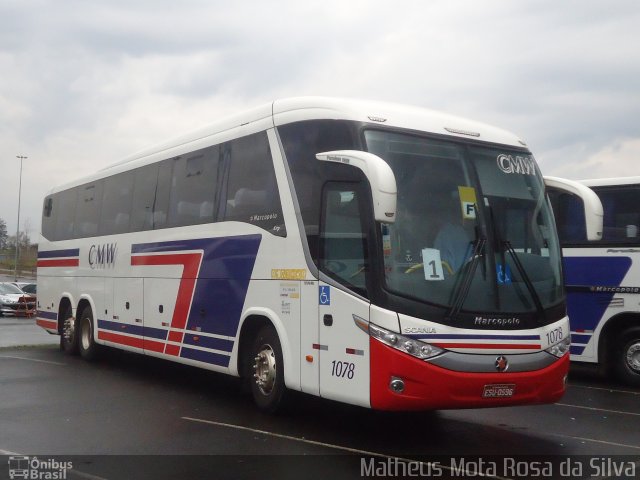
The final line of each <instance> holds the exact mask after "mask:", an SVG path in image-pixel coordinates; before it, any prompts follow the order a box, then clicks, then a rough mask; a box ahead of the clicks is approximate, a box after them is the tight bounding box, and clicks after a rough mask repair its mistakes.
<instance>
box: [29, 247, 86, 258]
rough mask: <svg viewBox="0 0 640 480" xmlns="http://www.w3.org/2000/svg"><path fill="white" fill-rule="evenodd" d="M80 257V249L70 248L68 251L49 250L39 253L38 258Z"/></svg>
mask: <svg viewBox="0 0 640 480" xmlns="http://www.w3.org/2000/svg"><path fill="white" fill-rule="evenodd" d="M79 255H80V249H79V248H70V249H67V250H47V251H45V252H38V258H60V257H77V256H79Z"/></svg>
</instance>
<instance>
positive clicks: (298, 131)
mask: <svg viewBox="0 0 640 480" xmlns="http://www.w3.org/2000/svg"><path fill="white" fill-rule="evenodd" d="M278 133H279V134H280V138H281V140H282V145H283V147H284V151H285V155H286V157H287V163H288V165H289V169H290V171H291V176H292V177H293V183H294V189H295V193H296V196H297V199H298V204H299V206H300V213H301V215H302V220H303V222H304V228H305V232H306V235H307V242H308V245H309V251H310V254H311V256H312V258H313V259H314V261H315V262H316V263H317V259H318V225H319V224H320V210H321V208H320V207H321V198H322V187H323V185H324V182H325V181H326V179H328V178H331V172H332V171H334V170H335V169H337V168H338V167H341V165H329V164H327V162H320V161H318V160H317V159H316V153H320V152H326V151H330V150H350V149H356V150H361V149H362V147H361V143H360V141H359V140H358V135H357V131H356V127H355V125H353V124H350V123H348V122H343V121H332V120H314V121H308V122H298V123H292V124H289V125H284V126H282V127H279V128H278ZM347 170H355V169H353V168H351V169H349V168H347ZM347 170H344V172H343V175H344V176H346V178H353V177H349V175H352V176H355V175H356V173H355V172H350V171H347ZM337 178H340V177H337ZM356 178H357V177H356Z"/></svg>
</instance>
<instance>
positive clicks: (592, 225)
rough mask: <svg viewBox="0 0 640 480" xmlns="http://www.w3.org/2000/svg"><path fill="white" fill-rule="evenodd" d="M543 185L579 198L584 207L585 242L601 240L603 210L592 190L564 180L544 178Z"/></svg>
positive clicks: (598, 198)
mask: <svg viewBox="0 0 640 480" xmlns="http://www.w3.org/2000/svg"><path fill="white" fill-rule="evenodd" d="M544 183H545V185H546V186H547V187H550V188H555V189H556V190H560V191H563V192H567V193H569V194H571V195H575V196H577V197H578V198H580V199H581V200H582V204H583V205H584V219H585V223H586V225H585V227H586V231H587V240H590V241H591V240H602V222H603V217H604V209H603V208H602V202H601V201H600V197H598V195H596V193H595V192H594V191H593V190H591V189H590V188H589V187H587V186H586V185H583V184H581V183H579V182H575V181H573V180H567V179H566V178H559V177H544Z"/></svg>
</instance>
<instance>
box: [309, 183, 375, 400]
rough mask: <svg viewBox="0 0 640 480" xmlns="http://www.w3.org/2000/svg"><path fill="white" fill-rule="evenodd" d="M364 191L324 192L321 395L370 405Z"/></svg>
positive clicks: (353, 186)
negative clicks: (364, 323)
mask: <svg viewBox="0 0 640 480" xmlns="http://www.w3.org/2000/svg"><path fill="white" fill-rule="evenodd" d="M365 192H366V190H365V189H364V188H363V185H362V184H361V183H359V182H329V183H327V184H326V185H325V187H324V189H323V194H322V218H321V226H320V258H319V261H318V264H319V267H320V271H321V272H322V273H321V278H320V282H319V283H318V293H317V295H318V297H317V298H318V300H317V301H318V306H319V311H318V313H319V331H320V335H319V337H320V338H319V339H320V343H319V345H318V354H319V357H320V395H321V396H322V397H326V398H331V399H334V400H339V401H343V402H348V403H352V404H357V405H362V406H367V407H368V406H369V405H370V400H369V373H370V372H369V336H368V335H367V334H366V333H365V332H364V331H362V330H361V329H360V328H358V327H357V326H356V323H355V321H354V316H357V317H359V318H361V319H364V320H365V321H368V319H369V301H368V300H367V269H368V252H367V250H368V241H367V235H366V233H365V232H367V228H366V227H365V223H364V222H365V220H364V219H365V218H366V217H365V215H364V214H363V212H364V211H366V209H365V208H364V207H365V205H366V203H365Z"/></svg>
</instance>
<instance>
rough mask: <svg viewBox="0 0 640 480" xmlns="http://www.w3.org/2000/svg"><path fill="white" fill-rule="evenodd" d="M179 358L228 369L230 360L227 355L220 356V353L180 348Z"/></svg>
mask: <svg viewBox="0 0 640 480" xmlns="http://www.w3.org/2000/svg"><path fill="white" fill-rule="evenodd" d="M180 357H182V358H188V359H189V360H197V361H199V362H204V363H211V364H213V365H220V366H221V367H228V366H229V362H230V360H231V358H230V357H229V356H228V355H222V354H220V353H214V352H205V351H202V350H195V349H192V348H187V347H182V350H181V351H180Z"/></svg>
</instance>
